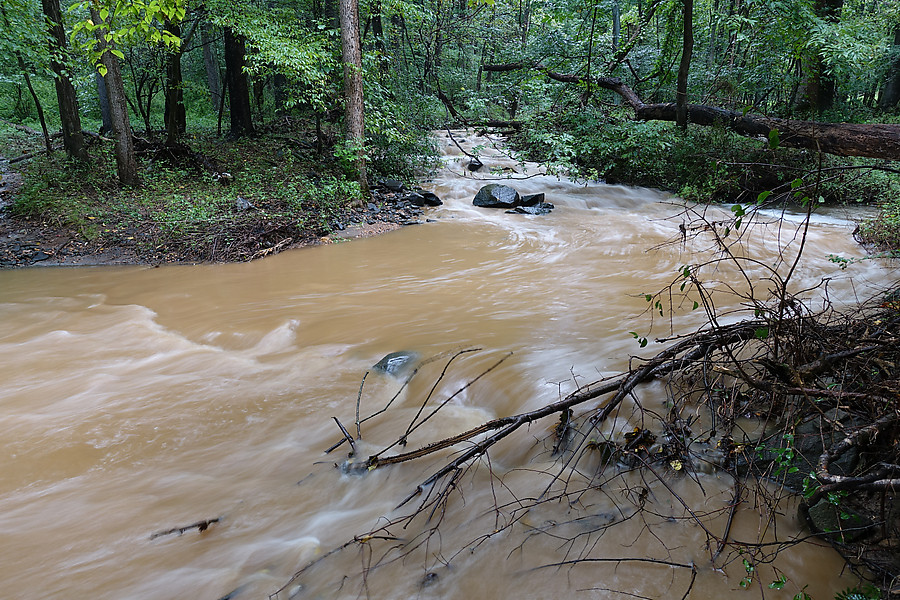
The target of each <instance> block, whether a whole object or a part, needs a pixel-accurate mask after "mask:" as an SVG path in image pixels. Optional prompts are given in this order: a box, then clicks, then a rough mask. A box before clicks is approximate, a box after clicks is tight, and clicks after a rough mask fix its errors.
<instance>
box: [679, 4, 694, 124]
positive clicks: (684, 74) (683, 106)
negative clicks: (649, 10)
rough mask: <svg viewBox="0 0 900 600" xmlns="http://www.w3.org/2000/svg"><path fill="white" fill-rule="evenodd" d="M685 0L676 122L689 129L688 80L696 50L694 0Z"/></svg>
mask: <svg viewBox="0 0 900 600" xmlns="http://www.w3.org/2000/svg"><path fill="white" fill-rule="evenodd" d="M683 1H684V39H683V41H682V46H681V63H680V64H679V65H678V78H677V80H676V86H675V106H676V110H675V122H676V123H677V124H678V127H680V128H681V129H682V130H687V122H688V120H687V115H688V111H687V80H688V72H689V71H690V70H691V55H692V54H693V52H694V0H683Z"/></svg>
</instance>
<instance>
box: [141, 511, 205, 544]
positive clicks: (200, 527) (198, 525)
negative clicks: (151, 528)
mask: <svg viewBox="0 0 900 600" xmlns="http://www.w3.org/2000/svg"><path fill="white" fill-rule="evenodd" d="M221 519H222V517H216V518H215V519H204V520H203V521H197V522H196V523H191V524H190V525H185V526H183V527H173V528H172V529H166V530H165V531H157V532H156V533H154V534H153V535H151V536H150V539H151V540H155V539H156V538H158V537H163V536H166V535H175V534H177V535H182V534H184V533H185V532H187V531H190V530H191V529H196V530H197V531H200V532H203V531H206V530H207V529H209V526H210V525H212V524H213V523H218V522H219V521H220V520H221Z"/></svg>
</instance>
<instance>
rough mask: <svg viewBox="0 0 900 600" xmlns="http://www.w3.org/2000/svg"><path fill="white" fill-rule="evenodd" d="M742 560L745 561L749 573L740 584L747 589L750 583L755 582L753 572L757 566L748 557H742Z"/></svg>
mask: <svg viewBox="0 0 900 600" xmlns="http://www.w3.org/2000/svg"><path fill="white" fill-rule="evenodd" d="M742 562H743V563H744V571H745V572H746V573H747V574H746V575H745V576H744V578H743V579H741V582H740V586H741V587H742V588H744V589H745V590H746V589H747V588H749V587H750V584H751V583H753V573H754V572H755V571H756V567H754V566H753V563H752V562H750V561H749V560H747V559H746V558H744V559H742Z"/></svg>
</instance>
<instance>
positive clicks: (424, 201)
mask: <svg viewBox="0 0 900 600" xmlns="http://www.w3.org/2000/svg"><path fill="white" fill-rule="evenodd" d="M403 201H405V202H409V203H410V204H412V205H414V206H440V205H441V204H443V202H442V201H441V199H440V198H438V197H437V194H435V193H434V192H426V191H425V190H417V191H415V192H411V193H409V194H407V195H406V196H404V197H403Z"/></svg>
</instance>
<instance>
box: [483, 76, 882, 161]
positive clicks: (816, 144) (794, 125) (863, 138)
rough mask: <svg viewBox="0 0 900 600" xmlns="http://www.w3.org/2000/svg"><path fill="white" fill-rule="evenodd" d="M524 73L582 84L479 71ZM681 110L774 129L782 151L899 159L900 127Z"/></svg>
mask: <svg viewBox="0 0 900 600" xmlns="http://www.w3.org/2000/svg"><path fill="white" fill-rule="evenodd" d="M529 68H530V69H535V70H538V71H542V72H544V73H545V74H546V75H547V77H549V78H550V79H553V80H554V81H561V82H565V83H575V84H578V83H581V81H582V77H581V76H580V75H571V74H563V73H557V72H555V71H551V70H550V69H548V68H547V67H544V66H543V65H541V64H537V65H529V64H527V63H509V64H502V65H484V70H485V71H488V72H502V71H515V70H519V69H529ZM594 85H597V86H598V87H601V88H604V89H607V90H610V91H613V92H615V93H617V94H618V95H620V96H621V97H622V99H623V100H625V102H626V103H628V105H629V106H631V108H632V109H633V110H634V113H635V117H637V118H638V119H639V120H641V121H675V119H676V106H675V104H672V103H669V104H645V103H644V102H643V101H642V100H641V98H640V97H639V96H638V95H637V94H636V93H635V92H634V90H632V89H631V88H630V87H629V86H628V85H626V84H625V83H624V82H623V81H622V80H621V79H619V78H618V77H597V78H595V79H594ZM686 111H687V119H688V121H689V122H691V123H693V124H695V125H704V126H710V125H721V126H724V127H727V128H728V129H731V130H732V131H734V132H735V133H737V134H740V135H743V136H747V137H757V138H760V139H765V140H767V139H768V137H769V132H771V131H772V130H773V129H777V130H778V133H779V141H780V144H781V145H782V146H789V147H792V148H806V149H808V150H813V151H817V152H825V153H826V154H835V155H838V156H863V157H868V158H886V159H890V160H900V125H895V124H855V123H822V122H819V121H799V120H795V119H779V118H775V117H766V116H763V115H754V114H746V115H745V114H744V113H742V112H738V111H734V110H727V109H723V108H717V107H714V106H705V105H702V104H688V105H687V106H686Z"/></svg>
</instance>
